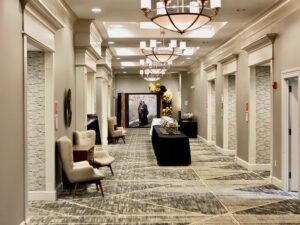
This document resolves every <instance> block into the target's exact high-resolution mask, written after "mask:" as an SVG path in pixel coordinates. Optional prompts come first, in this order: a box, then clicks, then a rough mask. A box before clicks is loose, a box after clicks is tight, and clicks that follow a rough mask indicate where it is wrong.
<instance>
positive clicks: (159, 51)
mask: <svg viewBox="0 0 300 225" xmlns="http://www.w3.org/2000/svg"><path fill="white" fill-rule="evenodd" d="M164 34H165V32H164V31H163V30H162V31H161V36H162V38H161V41H160V42H157V41H156V40H150V45H149V46H147V42H146V41H141V42H140V49H141V51H142V53H143V54H144V55H145V56H146V57H147V58H148V59H150V60H152V61H154V62H158V63H160V64H162V65H165V66H166V65H170V64H172V61H173V60H175V59H177V58H178V57H179V56H180V55H182V54H183V52H184V50H185V49H186V42H184V41H180V44H179V47H178V46H177V40H171V41H170V43H169V45H168V46H166V45H165V39H164Z"/></svg>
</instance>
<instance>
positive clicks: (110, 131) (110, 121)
mask: <svg viewBox="0 0 300 225" xmlns="http://www.w3.org/2000/svg"><path fill="white" fill-rule="evenodd" d="M107 123H108V136H109V137H112V136H113V133H114V129H115V128H114V125H115V119H114V118H113V117H109V118H108V120H107Z"/></svg>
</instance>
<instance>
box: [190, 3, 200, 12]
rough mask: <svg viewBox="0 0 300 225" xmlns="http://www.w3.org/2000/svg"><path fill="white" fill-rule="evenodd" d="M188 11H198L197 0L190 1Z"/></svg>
mask: <svg viewBox="0 0 300 225" xmlns="http://www.w3.org/2000/svg"><path fill="white" fill-rule="evenodd" d="M190 13H200V9H199V2H197V1H192V2H190Z"/></svg>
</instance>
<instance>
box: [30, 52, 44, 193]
mask: <svg viewBox="0 0 300 225" xmlns="http://www.w3.org/2000/svg"><path fill="white" fill-rule="evenodd" d="M27 57H28V58H27V66H28V68H27V71H28V74H27V127H28V128H27V135H28V139H27V141H28V189H29V191H38V190H45V188H46V187H45V60H44V53H43V52H28V53H27Z"/></svg>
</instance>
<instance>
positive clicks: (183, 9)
mask: <svg viewBox="0 0 300 225" xmlns="http://www.w3.org/2000/svg"><path fill="white" fill-rule="evenodd" d="M148 1H150V5H151V0H148ZM172 1H174V0H160V1H157V2H163V5H164V7H160V8H154V9H152V8H151V7H146V8H145V7H142V8H141V10H142V11H143V12H144V14H145V17H146V18H148V19H150V20H151V21H152V22H153V23H155V24H156V25H158V26H159V27H161V28H162V29H165V30H169V31H172V32H177V33H180V34H184V33H186V32H190V31H193V30H197V29H199V28H201V27H202V26H204V25H206V24H207V23H209V22H210V21H211V20H212V17H214V16H216V15H217V14H218V12H219V10H220V8H221V6H220V5H218V4H217V5H216V7H215V8H209V7H206V4H207V2H208V0H198V1H195V0H188V1H189V2H190V3H191V2H197V3H201V4H199V5H198V6H196V5H193V6H191V5H184V2H185V1H187V0H180V1H181V2H182V5H180V4H178V1H177V4H178V5H173V6H169V4H170V3H172ZM211 1H213V0H211ZM148 4H149V2H148ZM158 11H163V12H164V13H158ZM191 11H193V12H191ZM184 15H185V16H190V15H193V16H195V18H194V19H193V21H192V22H191V23H190V24H189V25H188V26H187V27H186V28H184V29H180V28H179V27H178V24H176V22H175V21H174V19H173V17H175V16H184ZM164 17H167V18H168V20H169V21H170V23H171V24H172V26H173V27H172V29H171V28H168V27H166V26H163V25H161V24H160V23H158V22H157V20H158V19H160V18H164ZM200 17H205V18H206V21H205V22H203V23H202V24H201V25H199V26H196V27H194V28H192V27H193V26H194V25H195V24H196V23H197V21H198V20H199V19H200ZM191 28H192V29H191Z"/></svg>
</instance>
